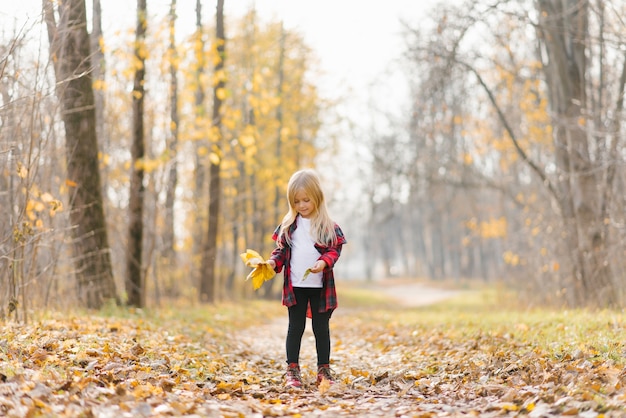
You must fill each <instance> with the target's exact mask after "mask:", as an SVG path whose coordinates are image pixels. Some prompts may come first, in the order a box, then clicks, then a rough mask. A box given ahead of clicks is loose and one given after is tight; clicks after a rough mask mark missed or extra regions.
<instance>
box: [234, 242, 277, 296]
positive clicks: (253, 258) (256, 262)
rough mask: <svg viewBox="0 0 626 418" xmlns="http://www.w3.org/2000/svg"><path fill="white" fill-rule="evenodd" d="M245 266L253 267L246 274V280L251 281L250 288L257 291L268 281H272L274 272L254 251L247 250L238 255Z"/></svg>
mask: <svg viewBox="0 0 626 418" xmlns="http://www.w3.org/2000/svg"><path fill="white" fill-rule="evenodd" d="M239 256H240V257H241V259H242V260H243V262H244V263H245V265H246V266H248V267H253V268H254V270H252V271H251V272H250V274H248V277H246V280H250V279H252V287H254V290H257V289H258V288H259V287H261V286H262V285H263V283H265V282H266V281H268V280H272V279H273V278H274V276H275V275H276V272H275V271H274V269H273V268H272V266H270V265H269V263H268V262H267V261H265V260H263V257H261V255H260V254H259V253H257V252H256V251H254V250H250V249H247V250H246V252H245V253H241V254H240V255H239Z"/></svg>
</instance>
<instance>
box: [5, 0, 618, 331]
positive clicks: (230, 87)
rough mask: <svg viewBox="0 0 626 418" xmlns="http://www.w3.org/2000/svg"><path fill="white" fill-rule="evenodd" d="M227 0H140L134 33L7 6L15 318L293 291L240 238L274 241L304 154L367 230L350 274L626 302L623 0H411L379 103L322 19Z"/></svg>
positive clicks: (66, 11) (89, 6)
mask: <svg viewBox="0 0 626 418" xmlns="http://www.w3.org/2000/svg"><path fill="white" fill-rule="evenodd" d="M229 1H231V0H214V1H206V0H196V1H195V2H190V1H186V2H179V3H178V4H177V2H176V0H171V2H168V3H169V4H168V8H169V12H166V13H163V14H156V13H154V12H152V11H151V10H150V1H146V0H138V1H137V4H136V5H135V4H134V3H133V4H132V7H128V10H129V12H131V13H133V15H134V16H136V25H135V26H133V27H129V28H128V29H127V30H126V31H121V32H116V33H114V34H105V33H103V32H102V13H101V10H102V7H106V2H102V5H101V4H100V3H101V2H100V0H93V2H91V1H90V2H86V0H66V1H64V2H56V1H52V0H44V1H43V6H42V8H41V14H40V16H39V18H38V19H36V20H33V19H31V20H28V21H20V20H19V19H13V20H12V19H7V16H3V19H5V20H6V21H8V22H10V24H3V26H2V29H1V31H0V93H1V95H0V170H2V176H0V205H1V207H2V208H3V214H4V215H3V216H2V217H0V304H1V306H0V307H1V309H2V316H5V315H8V314H11V315H16V316H17V317H19V318H21V319H22V320H26V319H27V318H28V315H29V312H32V311H33V310H39V309H57V308H61V307H67V306H86V307H88V308H100V307H102V306H104V305H105V304H107V303H109V301H111V300H114V301H117V302H123V303H127V304H129V305H131V306H138V307H142V306H160V305H163V304H164V303H168V302H169V301H171V300H174V299H177V300H182V301H185V303H199V302H209V303H210V302H214V301H218V300H229V299H241V298H252V297H276V295H277V293H278V292H279V290H280V283H281V282H282V278H279V280H273V281H271V282H268V283H266V284H265V286H264V287H263V288H262V289H260V290H259V291H258V292H253V291H252V286H251V285H250V284H249V283H246V282H244V278H245V276H246V275H247V273H248V269H247V267H245V266H244V265H243V263H242V262H241V260H240V258H239V254H240V253H242V252H244V251H245V250H246V248H252V249H254V250H256V251H259V252H260V253H261V254H263V255H266V256H267V255H268V254H269V252H270V251H271V249H272V248H273V245H274V244H273V242H272V241H271V234H272V231H273V230H274V228H275V226H276V225H277V224H278V222H279V221H280V219H281V218H282V216H283V214H284V213H285V212H286V210H287V203H286V201H285V197H284V195H285V188H286V182H287V180H288V178H289V176H290V175H291V174H292V173H293V172H294V171H295V170H297V169H299V168H302V167H314V168H316V169H317V170H318V171H319V172H320V174H321V175H322V178H323V182H324V185H325V187H326V193H327V196H328V200H329V206H330V211H331V214H332V215H333V217H334V218H335V220H336V221H337V222H338V223H339V224H340V225H341V226H342V228H343V229H344V232H345V233H346V235H347V238H348V244H347V245H346V246H345V247H344V253H343V255H342V260H341V262H340V263H339V264H338V265H337V276H338V278H339V279H340V280H348V279H363V280H372V281H374V280H380V279H384V278H387V277H392V276H395V277H402V278H416V279H428V280H434V281H449V280H452V281H458V282H461V281H467V280H471V281H480V282H487V283H493V284H502V285H505V286H507V287H510V288H512V289H515V290H516V291H517V295H518V297H519V299H520V300H522V301H525V302H526V303H528V304H529V305H553V306H569V307H576V306H579V307H580V306H586V307H622V306H624V304H625V303H626V299H625V296H626V294H625V290H626V289H625V284H626V277H625V276H624V271H625V270H624V267H625V259H626V257H625V255H626V219H625V216H626V211H625V209H626V200H625V199H626V195H625V194H624V192H623V190H624V186H625V184H624V182H625V180H626V170H625V164H624V162H625V158H626V143H625V141H624V129H625V128H624V126H623V123H622V122H623V121H624V109H623V107H624V100H623V99H624V85H625V83H626V30H625V29H626V22H625V21H624V16H626V14H625V11H626V2H625V1H623V0H611V1H603V0H515V1H512V0H511V1H507V0H499V1H491V0H490V1H483V0H478V1H462V0H458V1H453V0H450V1H442V2H441V3H439V4H437V5H436V6H435V7H432V8H429V9H428V10H425V11H424V17H423V18H422V19H420V20H419V21H411V20H402V19H399V20H398V33H401V36H402V41H403V42H404V45H405V47H404V52H403V54H402V55H401V56H399V57H398V58H397V60H396V61H395V63H394V65H396V66H397V67H398V68H401V69H402V72H403V73H402V74H403V75H402V77H401V79H400V80H401V81H402V82H405V84H403V85H404V88H403V89H402V98H401V99H397V100H372V101H371V102H370V103H368V105H367V106H366V110H365V111H360V112H359V115H358V116H359V117H358V118H356V117H354V115H353V113H352V114H351V113H350V112H349V111H346V109H345V107H346V103H347V101H342V100H341V98H339V99H337V98H336V97H335V98H329V97H325V96H324V95H323V94H322V93H321V90H320V86H319V85H318V84H316V81H317V80H318V75H319V73H318V72H319V63H318V57H317V55H316V52H315V51H314V50H313V49H311V47H310V46H309V45H308V44H307V39H305V38H304V37H303V35H302V33H300V32H298V31H297V30H293V29H290V28H289V27H287V26H286V25H284V24H283V22H282V21H281V20H280V19H275V20H272V19H262V18H260V17H259V16H258V14H257V13H256V12H255V9H254V6H253V4H251V6H250V9H249V11H248V12H247V13H246V14H245V15H243V16H238V17H236V18H235V17H233V18H231V17H230V16H229V14H228V6H229ZM192 3H193V4H192ZM135 6H136V8H135ZM378 7H385V6H384V5H381V6H378ZM180 8H186V9H189V8H193V12H194V13H195V26H194V28H192V29H190V30H189V31H188V33H189V34H185V35H181V34H180V33H178V31H177V29H176V28H177V26H176V19H177V14H178V13H179V9H180ZM328 13H332V10H329V11H328ZM320 30H322V29H320ZM346 30H349V25H347V26H346ZM372 31H376V27H372ZM376 59H377V54H376V50H372V60H376ZM381 76H382V77H384V74H383V75H381ZM394 77H398V75H397V74H395V75H394ZM378 87H379V86H377V84H376V80H373V81H372V84H371V89H372V90H376V89H377V88H378ZM394 97H395V96H394Z"/></svg>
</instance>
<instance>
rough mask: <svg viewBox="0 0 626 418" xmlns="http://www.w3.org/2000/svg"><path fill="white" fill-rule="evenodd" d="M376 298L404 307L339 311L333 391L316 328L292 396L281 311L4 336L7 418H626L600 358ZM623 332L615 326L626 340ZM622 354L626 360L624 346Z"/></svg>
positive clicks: (46, 327) (38, 328)
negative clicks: (320, 374) (318, 377)
mask: <svg viewBox="0 0 626 418" xmlns="http://www.w3.org/2000/svg"><path fill="white" fill-rule="evenodd" d="M365 290H366V291H368V292H370V294H373V295H376V297H377V298H378V299H375V300H379V301H380V300H383V299H386V298H389V297H391V295H396V296H395V299H393V300H392V303H388V302H387V303H385V304H378V305H377V306H370V305H371V299H369V298H370V297H371V296H368V297H367V298H365V299H364V302H363V303H359V301H358V300H356V301H355V300H353V301H352V303H350V304H349V306H347V307H344V308H341V307H340V309H338V310H337V311H336V312H335V314H334V315H333V318H332V320H331V333H332V342H333V351H332V359H333V363H332V365H331V366H332V368H333V370H334V371H335V372H336V373H337V375H338V377H339V382H338V383H336V384H334V385H332V386H328V385H321V386H320V387H316V386H315V385H314V381H315V374H314V369H315V364H316V358H315V350H314V339H313V336H312V332H311V331H310V323H309V324H307V331H306V333H305V336H304V339H303V344H302V354H301V366H302V368H303V373H302V374H303V378H304V379H305V383H306V384H305V387H304V388H303V389H302V390H286V389H285V388H284V386H283V375H284V371H285V364H284V338H285V333H286V329H287V319H286V313H285V312H284V308H282V307H281V308H280V309H281V310H272V309H274V308H271V309H267V310H266V309H265V307H266V306H269V305H268V304H269V302H258V303H257V302H254V303H250V304H249V305H248V306H247V307H245V308H244V310H243V311H237V309H238V308H237V305H228V306H223V307H221V308H220V309H219V310H218V311H213V312H212V313H210V314H209V316H206V315H207V314H206V312H204V313H203V312H198V310H193V309H190V310H188V311H186V313H185V314H184V316H183V317H177V316H176V314H171V315H169V316H165V317H159V318H158V320H155V318H154V317H153V316H150V315H148V314H146V313H143V312H141V311H139V312H134V313H130V314H127V315H126V316H124V315H123V314H119V313H117V314H115V315H81V316H78V315H73V316H69V317H68V316H64V317H63V316H59V315H50V317H47V318H45V319H40V320H37V321H36V323H33V324H16V323H10V322H9V323H5V324H2V325H0V416H1V415H6V416H10V417H39V416H42V417H57V416H59V417H65V416H67V417H101V418H105V417H107V418H108V417H111V418H113V417H116V418H117V417H166V416H194V417H195V416H197V417H282V416H294V417H327V416H328V417H334V416H351V417H431V416H432V417H434V416H485V417H501V416H529V417H551V416H582V417H599V416H605V417H614V416H615V417H616V416H626V407H625V405H626V403H625V402H626V391H625V389H624V383H625V382H626V378H625V374H624V372H623V370H622V365H621V363H620V362H619V361H617V362H616V361H614V360H611V359H610V358H608V357H607V356H606V355H603V354H601V353H599V352H597V351H594V350H595V349H594V348H590V347H587V348H585V347H583V348H581V349H579V350H569V351H567V352H564V353H563V355H562V356H554V355H553V354H552V353H548V352H545V351H544V350H542V349H541V348H539V346H537V345H536V344H535V343H534V342H533V340H532V338H530V337H529V336H528V335H530V334H528V332H529V329H528V326H527V325H524V324H518V325H517V328H516V329H515V330H514V331H515V332H514V333H513V332H512V333H507V332H502V331H499V330H496V329H494V330H492V331H481V330H479V331H470V334H469V335H465V334H464V333H465V332H467V331H463V330H462V329H460V328H459V329H456V330H453V329H452V328H454V327H455V326H448V325H445V324H443V326H438V325H434V326H431V325H429V324H420V323H419V322H415V319H414V318H416V317H420V316H426V315H427V312H428V309H429V308H428V306H434V305H430V304H434V303H438V302H440V303H442V304H443V303H445V300H446V299H448V298H453V297H458V294H459V292H458V291H452V290H445V289H444V290H442V289H432V288H429V287H424V286H422V285H419V284H407V283H394V284H386V285H385V286H381V285H378V286H371V285H370V286H369V287H368V288H367V289H365ZM398 295H399V296H398ZM462 295H463V293H461V296H462ZM272 304H273V305H272V306H275V305H276V303H275V302H272ZM278 305H279V304H278ZM255 312H256V313H255ZM281 312H282V314H280V313H281ZM249 318H254V320H252V321H250V320H249ZM411 318H413V319H411ZM620 318H621V317H620ZM472 321H474V319H471V318H470V319H469V322H468V324H469V323H470V322H472ZM620 321H621V319H619V320H617V322H616V321H613V323H612V324H611V327H613V328H615V327H618V328H619V331H620V332H621V331H622V329H624V328H626V326H625V325H624V324H623V323H622V322H620ZM250 324H252V325H250ZM470 325H471V324H470ZM516 334H519V335H520V336H517V335H516ZM614 344H615V346H614V351H615V352H619V353H618V354H619V355H623V354H624V351H623V350H624V347H623V342H622V341H618V342H615V343H614Z"/></svg>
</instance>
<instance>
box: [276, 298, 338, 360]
mask: <svg viewBox="0 0 626 418" xmlns="http://www.w3.org/2000/svg"><path fill="white" fill-rule="evenodd" d="M293 292H294V293H295V295H296V304H295V305H293V306H290V307H289V328H288V330H287V344H286V345H287V363H298V362H299V360H300V346H301V344H302V335H303V334H304V328H305V327H306V312H307V306H308V304H309V303H310V304H311V316H312V321H311V323H312V324H313V334H314V335H315V349H316V350H317V365H318V366H319V365H322V364H329V363H330V328H329V326H328V323H329V321H330V315H331V312H324V313H320V312H318V311H319V306H320V297H321V293H322V289H320V288H307V287H294V288H293Z"/></svg>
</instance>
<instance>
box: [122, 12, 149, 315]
mask: <svg viewBox="0 0 626 418" xmlns="http://www.w3.org/2000/svg"><path fill="white" fill-rule="evenodd" d="M146 26H147V8H146V0H137V29H136V34H135V36H136V39H135V58H136V67H135V80H134V84H133V92H132V101H133V141H132V144H131V165H130V170H131V176H130V191H129V193H130V194H129V201H128V251H127V253H126V254H127V255H126V269H127V270H126V274H127V276H126V292H127V293H128V304H129V305H131V306H136V307H142V306H144V303H145V301H144V298H145V289H144V281H145V277H144V272H143V268H142V246H143V221H144V220H143V206H144V192H145V186H144V184H143V180H144V160H143V159H144V157H145V144H144V141H145V139H144V121H143V117H144V115H143V113H144V96H145V88H144V79H145V73H146V68H145V64H146V54H147V51H146V43H145V36H146Z"/></svg>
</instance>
